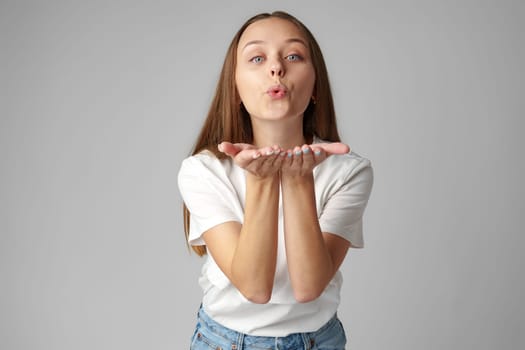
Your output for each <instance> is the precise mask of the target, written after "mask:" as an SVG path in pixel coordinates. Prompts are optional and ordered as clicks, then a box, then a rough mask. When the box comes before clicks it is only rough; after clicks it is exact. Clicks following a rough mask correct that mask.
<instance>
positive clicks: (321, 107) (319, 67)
mask: <svg viewBox="0 0 525 350" xmlns="http://www.w3.org/2000/svg"><path fill="white" fill-rule="evenodd" d="M272 17H274V18H281V19H284V20H287V21H290V22H291V23H293V24H295V25H296V26H297V27H298V28H299V30H300V31H301V32H302V33H303V35H304V36H305V38H306V40H307V42H308V47H309V48H310V56H311V58H312V64H313V66H314V71H315V85H314V91H313V100H312V101H311V102H310V104H309V105H308V106H307V108H306V110H305V111H304V115H303V133H304V136H305V137H306V138H312V137H313V136H314V135H316V136H317V137H319V138H321V139H322V140H326V141H332V142H337V141H340V138H339V133H338V131H337V125H336V120H335V109H334V103H333V98H332V92H331V89H330V82H329V80H328V72H327V70H326V65H325V62H324V58H323V54H322V53H321V49H320V47H319V44H318V43H317V41H316V40H315V38H314V36H313V35H312V33H311V32H310V30H309V29H308V28H307V27H306V26H305V25H304V24H303V23H302V22H301V21H299V20H298V19H297V18H295V17H294V16H292V15H290V14H288V13H286V12H282V11H276V12H272V13H261V14H258V15H255V16H253V17H251V18H250V19H248V20H247V21H246V22H245V23H244V24H243V26H242V27H241V28H240V29H239V31H238V32H237V34H235V36H234V37H233V40H232V41H231V43H230V46H229V48H228V51H227V52H226V57H225V59H224V63H223V66H222V71H221V74H220V77H219V81H218V83H217V88H216V90H215V96H214V98H213V100H212V102H211V106H210V109H209V111H208V116H207V118H206V120H205V122H204V125H203V126H202V129H201V131H200V134H199V137H198V138H197V142H196V143H195V146H194V148H193V152H192V155H194V154H197V153H199V152H201V151H203V150H208V151H210V152H212V153H213V154H215V156H216V157H217V158H220V159H221V158H225V157H226V156H225V155H224V154H223V153H221V152H219V151H218V149H217V145H218V144H219V143H220V142H222V141H228V142H232V143H252V142H253V133H252V125H251V121H250V115H249V114H248V112H247V111H246V109H245V108H244V106H243V105H242V103H241V101H240V98H239V94H238V92H237V88H236V86H235V67H236V64H237V47H238V45H239V40H240V38H241V36H242V34H243V33H244V31H245V30H246V28H247V27H248V26H249V25H250V24H252V23H254V22H257V21H260V20H262V19H266V18H272ZM183 212H184V214H183V215H184V232H185V235H186V242H187V240H188V235H189V232H190V212H189V210H188V208H187V207H186V205H183ZM192 249H193V250H194V251H195V252H196V253H197V254H198V255H199V256H202V255H204V254H206V246H203V245H201V246H192Z"/></svg>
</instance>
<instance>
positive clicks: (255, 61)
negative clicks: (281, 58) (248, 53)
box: [250, 56, 263, 63]
mask: <svg viewBox="0 0 525 350" xmlns="http://www.w3.org/2000/svg"><path fill="white" fill-rule="evenodd" d="M250 61H252V62H253V63H261V62H262V61H263V58H262V56H255V57H254V58H252V59H251V60H250Z"/></svg>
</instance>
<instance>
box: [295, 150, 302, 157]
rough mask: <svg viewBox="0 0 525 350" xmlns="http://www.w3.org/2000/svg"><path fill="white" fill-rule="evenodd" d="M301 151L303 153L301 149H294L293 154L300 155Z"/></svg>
mask: <svg viewBox="0 0 525 350" xmlns="http://www.w3.org/2000/svg"><path fill="white" fill-rule="evenodd" d="M301 153H303V152H302V151H301V150H298V151H295V155H296V156H300V155H301Z"/></svg>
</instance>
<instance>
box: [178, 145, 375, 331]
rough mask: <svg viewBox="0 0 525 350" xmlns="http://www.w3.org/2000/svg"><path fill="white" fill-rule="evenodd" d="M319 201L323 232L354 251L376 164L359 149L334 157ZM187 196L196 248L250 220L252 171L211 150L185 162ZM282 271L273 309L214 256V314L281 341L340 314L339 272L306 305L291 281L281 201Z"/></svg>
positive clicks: (321, 177)
mask: <svg viewBox="0 0 525 350" xmlns="http://www.w3.org/2000/svg"><path fill="white" fill-rule="evenodd" d="M314 180H315V198H316V205H317V213H318V218H319V224H320V227H321V231H322V232H329V233H332V234H336V235H339V236H341V237H343V238H345V239H346V240H348V241H350V243H351V244H352V246H353V247H356V248H362V247H363V235H362V216H363V212H364V210H365V207H366V204H367V202H368V198H369V196H370V191H371V189H372V182H373V173H372V168H371V165H370V161H369V160H367V159H365V158H362V157H360V156H359V155H357V154H356V153H354V152H351V153H349V154H345V155H337V156H330V157H328V158H327V159H326V160H325V161H323V162H322V163H321V164H319V165H318V166H317V167H315V168H314ZM178 183H179V189H180V192H181V195H182V198H183V200H184V202H185V204H186V206H187V207H188V210H189V211H190V213H191V215H190V234H189V239H188V240H189V243H190V244H192V245H203V244H204V241H203V240H202V234H203V233H204V232H205V231H207V230H209V229H210V228H212V227H214V226H216V225H219V224H221V223H225V222H228V221H237V222H239V223H241V224H242V222H243V220H244V203H245V194H246V178H245V171H244V170H243V169H241V168H240V167H238V166H236V165H235V164H234V163H233V162H232V161H231V160H230V159H229V158H228V159H224V160H219V159H217V158H216V157H215V156H214V155H213V154H211V153H210V152H207V151H204V152H201V153H199V154H197V155H194V156H191V157H189V158H187V159H185V160H184V161H183V163H182V166H181V169H180V171H179V176H178ZM278 237H279V238H278V252H277V268H276V272H275V280H274V286H273V291H272V296H271V299H270V301H269V302H268V303H267V304H255V303H252V302H250V301H248V300H247V299H246V298H245V297H244V296H243V295H242V294H241V293H240V292H239V291H238V290H237V289H236V288H235V286H233V285H232V283H231V282H230V281H229V279H228V278H227V277H226V275H224V273H223V272H222V271H221V270H220V268H219V267H218V266H217V264H216V263H215V261H214V260H213V257H212V256H211V255H210V254H208V255H207V257H206V261H205V263H204V265H203V267H202V273H201V276H200V278H199V284H200V285H201V287H202V290H203V293H204V296H203V301H202V305H203V308H204V310H205V311H206V313H208V315H210V316H211V317H212V318H213V319H214V320H215V321H217V322H219V323H220V324H222V325H224V326H226V327H228V328H231V329H234V330H236V331H238V332H242V333H245V334H249V335H257V336H273V337H281V336H286V335H288V334H291V333H298V332H312V331H315V330H317V329H319V328H320V327H321V326H322V325H324V324H325V323H326V322H328V321H329V320H330V318H331V317H332V316H333V315H334V314H335V312H336V311H337V307H338V305H339V298H340V289H341V284H342V275H341V272H339V271H338V272H337V273H336V274H335V276H334V278H333V279H332V281H331V282H330V283H329V284H328V286H327V287H326V289H325V290H324V292H323V293H322V294H321V296H320V297H319V298H317V299H315V300H314V301H311V302H308V303H298V302H297V301H296V300H295V298H294V296H293V291H292V288H291V284H290V279H289V276H288V269H287V265H286V253H285V247H284V232H283V213H282V205H281V202H280V203H279V225H278Z"/></svg>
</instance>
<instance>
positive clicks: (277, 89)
mask: <svg viewBox="0 0 525 350" xmlns="http://www.w3.org/2000/svg"><path fill="white" fill-rule="evenodd" d="M266 93H267V94H268V95H269V96H270V97H271V98H275V99H278V98H283V97H284V96H286V94H287V93H288V89H287V88H286V86H284V85H282V84H277V85H273V86H270V87H269V88H268V90H266Z"/></svg>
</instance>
